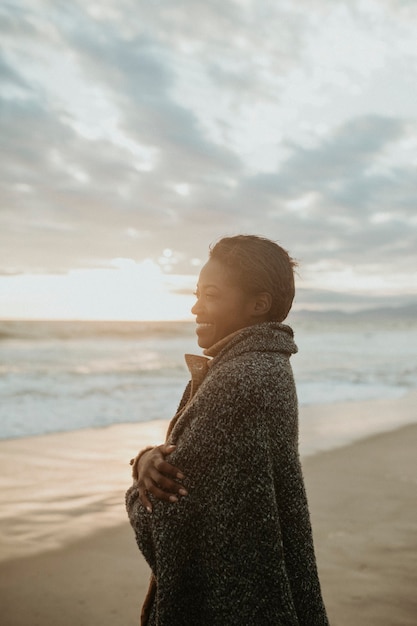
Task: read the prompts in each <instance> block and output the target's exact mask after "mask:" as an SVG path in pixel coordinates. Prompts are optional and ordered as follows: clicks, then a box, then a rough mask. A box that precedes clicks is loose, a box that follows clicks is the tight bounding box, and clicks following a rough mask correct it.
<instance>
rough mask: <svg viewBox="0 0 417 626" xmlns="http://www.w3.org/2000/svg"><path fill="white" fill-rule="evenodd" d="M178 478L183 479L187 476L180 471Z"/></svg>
mask: <svg viewBox="0 0 417 626" xmlns="http://www.w3.org/2000/svg"><path fill="white" fill-rule="evenodd" d="M177 478H179V479H180V480H182V479H183V478H185V476H184V474H181V472H178V474H177Z"/></svg>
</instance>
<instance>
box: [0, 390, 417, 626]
mask: <svg viewBox="0 0 417 626" xmlns="http://www.w3.org/2000/svg"><path fill="white" fill-rule="evenodd" d="M415 406H416V394H415V393H414V394H409V395H408V396H406V397H404V398H401V399H399V400H390V401H384V402H382V401H377V402H364V403H347V404H343V405H332V406H326V407H319V406H316V407H306V408H305V409H302V411H304V412H305V416H304V417H305V418H306V419H305V420H304V421H303V423H305V424H306V428H305V430H307V429H310V430H311V429H313V430H314V429H316V431H317V432H316V435H317V436H316V439H314V437H313V439H311V436H310V435H311V433H310V432H309V433H308V434H309V437H308V439H309V440H312V441H314V442H315V443H313V444H312V445H310V444H309V445H307V443H303V433H301V435H302V437H301V441H302V451H303V467H304V474H305V480H306V487H307V492H308V496H309V502H310V509H311V517H312V523H313V529H314V536H315V544H316V553H317V560H318V567H319V572H320V578H321V583H322V589H323V595H324V599H325V602H326V605H327V608H328V613H329V618H330V623H331V625H332V626H373V625H375V626H407V625H410V626H411V625H413V626H414V625H415V624H417V598H416V593H415V590H416V588H417V507H416V494H417V489H416V483H417V455H416V452H415V451H416V449H417V424H415V423H414V424H410V425H407V426H401V427H400V428H397V429H396V430H394V431H389V432H384V433H380V434H376V435H372V436H369V433H370V432H371V431H370V430H369V421H372V420H376V419H377V420H378V423H380V424H382V425H383V424H386V426H385V428H388V425H389V424H392V417H393V415H395V416H397V415H398V425H401V424H403V423H404V422H406V421H410V422H411V421H414V422H417V415H416V411H415ZM327 413H329V414H333V415H335V414H337V416H338V418H341V419H342V421H343V422H346V423H349V420H351V419H359V420H363V421H364V429H363V432H362V433H361V436H367V438H366V439H361V440H359V441H356V442H353V443H348V442H349V429H348V428H347V429H346V434H345V435H344V436H343V437H342V438H340V437H339V439H338V440H337V441H335V440H332V442H331V445H338V446H339V447H337V448H335V449H330V450H327V451H326V450H325V451H320V450H321V448H322V447H323V445H320V440H321V438H320V433H323V428H326V420H325V416H326V414H327ZM367 420H368V422H367ZM327 424H328V422H327ZM165 428H166V422H158V423H152V424H137V425H119V426H112V427H109V428H107V429H100V430H86V431H78V432H74V433H65V434H62V433H61V434H57V435H47V436H42V437H33V438H30V439H18V440H9V441H2V442H0V496H1V510H0V559H1V561H0V606H1V609H0V612H1V624H2V625H3V626H69V625H71V626H74V625H77V626H110V625H111V626H133V625H134V624H137V623H138V618H139V612H140V606H141V603H142V599H143V596H144V593H145V590H146V587H147V581H148V575H149V571H148V568H147V566H146V564H145V563H144V561H143V559H142V557H141V556H140V553H139V551H138V550H137V548H136V544H135V541H134V537H133V531H132V530H131V529H130V526H129V525H128V522H127V518H126V515H125V512H124V502H123V496H124V491H125V489H126V487H127V485H128V484H129V475H130V469H129V466H128V461H129V458H130V456H132V452H133V453H134V451H135V450H137V449H139V448H141V447H142V446H144V445H147V444H148V443H150V442H151V443H152V442H155V443H156V442H160V441H162V440H163V434H164V432H165ZM383 428H384V426H383ZM339 435H340V433H339ZM339 435H337V436H339ZM334 437H336V434H335V435H334ZM323 439H324V437H323ZM305 440H307V438H305ZM328 441H330V440H328ZM343 443H344V445H342V444H343ZM324 447H325V446H324ZM313 452H315V454H313V455H312V456H308V455H309V454H312V453H313ZM190 626H192V625H190ZM254 626H256V625H254Z"/></svg>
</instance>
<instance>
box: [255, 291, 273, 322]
mask: <svg viewBox="0 0 417 626" xmlns="http://www.w3.org/2000/svg"><path fill="white" fill-rule="evenodd" d="M271 306H272V296H271V294H270V293H268V292H267V291H261V292H259V293H257V294H256V296H255V297H254V302H253V315H254V317H262V316H265V315H267V314H268V313H269V311H270V310H271Z"/></svg>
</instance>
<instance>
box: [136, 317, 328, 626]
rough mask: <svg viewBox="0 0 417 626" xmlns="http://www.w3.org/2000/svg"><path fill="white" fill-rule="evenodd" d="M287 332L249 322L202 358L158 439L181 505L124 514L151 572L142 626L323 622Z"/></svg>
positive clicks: (309, 625) (192, 361) (314, 625)
mask: <svg viewBox="0 0 417 626" xmlns="http://www.w3.org/2000/svg"><path fill="white" fill-rule="evenodd" d="M296 351H297V348H296V346H295V344H294V341H293V332H292V330H291V328H290V327H289V326H286V325H284V324H278V323H274V322H270V323H263V324H259V325H256V326H252V327H249V328H246V329H243V330H241V331H238V332H237V333H234V334H233V335H231V336H229V337H228V338H226V340H223V341H222V342H220V343H219V344H216V346H214V347H212V348H211V349H210V350H208V351H206V354H208V355H209V356H212V357H213V358H212V359H211V360H210V361H208V360H207V359H206V358H205V357H198V356H194V357H193V356H190V355H188V356H186V359H187V362H188V365H189V368H190V370H191V373H192V381H191V382H190V384H189V385H188V387H187V389H186V391H185V393H184V397H183V399H182V402H181V404H180V407H179V410H178V412H177V414H176V416H175V417H174V419H173V421H172V423H171V425H170V429H169V431H168V440H169V441H171V442H172V443H175V444H176V446H177V448H176V450H175V452H174V453H173V454H172V455H171V457H170V460H171V461H172V463H174V464H175V465H177V466H178V467H180V468H181V469H182V470H183V471H184V474H185V475H186V476H187V480H186V481H185V486H186V488H187V489H188V491H189V495H188V496H187V497H184V498H181V500H180V501H179V502H178V503H176V504H170V503H164V502H161V501H156V500H153V501H152V503H153V512H152V513H151V514H149V513H148V512H147V511H146V510H145V509H144V507H143V506H142V504H141V503H140V501H139V499H138V497H137V492H136V488H135V485H133V486H132V487H131V488H130V489H129V490H128V491H127V493H126V507H127V511H128V515H129V519H130V522H131V524H132V527H133V529H134V531H135V536H136V541H137V544H138V546H139V548H140V550H141V551H142V553H143V555H144V556H145V558H146V560H147V562H148V563H149V565H150V567H151V570H152V573H153V575H152V580H151V586H150V591H149V594H148V598H147V600H146V602H145V605H144V609H143V613H142V623H143V624H147V625H148V626H155V625H158V626H256V625H259V626H262V625H265V626H269V625H271V626H272V625H274V626H296V625H298V626H299V625H302V626H326V625H327V624H328V621H327V617H326V611H325V608H324V605H323V601H322V597H321V591H320V584H319V579H318V575H317V569H316V560H315V554H314V547H313V540H312V534H311V526H310V518H309V511H308V505H307V499H306V494H305V490H304V482H303V477H302V472H301V466H300V460H299V454H298V417H297V397H296V391H295V385H294V379H293V375H292V370H291V366H290V363H289V357H290V355H291V354H293V353H295V352H296Z"/></svg>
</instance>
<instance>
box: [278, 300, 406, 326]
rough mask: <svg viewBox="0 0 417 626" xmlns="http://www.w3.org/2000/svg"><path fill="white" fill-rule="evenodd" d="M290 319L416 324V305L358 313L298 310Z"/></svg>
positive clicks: (379, 308)
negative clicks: (404, 321)
mask: <svg viewBox="0 0 417 626" xmlns="http://www.w3.org/2000/svg"><path fill="white" fill-rule="evenodd" d="M290 315H291V319H294V320H297V319H303V320H317V321H320V320H322V321H325V320H340V321H341V320H343V319H346V320H364V321H371V320H381V321H384V320H385V321H390V320H410V321H416V322H417V303H412V304H407V305H404V306H399V307H394V306H393V307H375V308H371V309H362V310H360V311H341V310H330V309H328V310H324V311H311V310H309V309H300V310H299V311H292V312H291V314H290Z"/></svg>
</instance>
